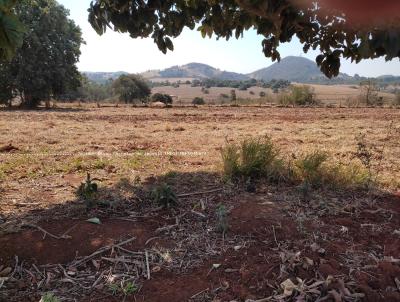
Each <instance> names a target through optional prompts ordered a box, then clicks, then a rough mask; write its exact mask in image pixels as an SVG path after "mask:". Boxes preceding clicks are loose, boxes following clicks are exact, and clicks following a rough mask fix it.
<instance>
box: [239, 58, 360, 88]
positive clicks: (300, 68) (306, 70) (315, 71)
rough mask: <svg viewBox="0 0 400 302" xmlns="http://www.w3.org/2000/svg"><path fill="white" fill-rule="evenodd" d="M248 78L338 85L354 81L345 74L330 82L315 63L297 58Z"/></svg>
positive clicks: (285, 59) (257, 72)
mask: <svg viewBox="0 0 400 302" xmlns="http://www.w3.org/2000/svg"><path fill="white" fill-rule="evenodd" d="M247 76H249V77H251V78H254V79H256V80H264V81H271V80H272V79H283V80H288V81H291V82H299V83H323V84H331V83H332V84H336V83H342V82H343V83H347V82H352V81H353V77H351V76H349V75H347V74H345V73H341V74H339V76H338V77H336V78H334V79H331V80H330V79H328V78H327V77H325V76H324V74H323V73H322V72H321V71H320V70H319V67H318V66H317V64H316V63H315V62H314V61H311V60H309V59H307V58H303V57H295V56H289V57H286V58H283V59H282V60H281V61H280V62H277V63H274V64H272V65H271V66H269V67H267V68H263V69H260V70H257V71H255V72H252V73H250V74H248V75H247Z"/></svg>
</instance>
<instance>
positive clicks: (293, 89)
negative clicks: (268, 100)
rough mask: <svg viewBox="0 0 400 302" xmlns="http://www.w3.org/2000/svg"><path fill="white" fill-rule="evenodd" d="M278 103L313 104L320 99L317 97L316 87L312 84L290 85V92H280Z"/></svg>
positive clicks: (317, 102) (285, 104)
mask: <svg viewBox="0 0 400 302" xmlns="http://www.w3.org/2000/svg"><path fill="white" fill-rule="evenodd" d="M278 103H279V104H280V105H284V106H289V105H292V106H313V105H318V104H319V101H318V100H317V99H316V97H315V93H314V89H313V88H312V87H310V86H306V85H303V86H290V92H289V93H283V94H280V95H279V97H278Z"/></svg>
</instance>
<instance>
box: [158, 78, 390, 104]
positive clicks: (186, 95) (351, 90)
mask: <svg viewBox="0 0 400 302" xmlns="http://www.w3.org/2000/svg"><path fill="white" fill-rule="evenodd" d="M171 80H174V79H171ZM175 80H176V79H175ZM294 85H307V86H311V87H312V88H313V89H314V92H315V95H316V98H317V99H318V100H320V101H321V102H322V104H325V105H339V106H340V105H342V106H347V105H348V104H350V105H354V104H355V103H356V102H357V99H358V98H359V97H360V95H362V93H363V92H362V89H361V88H360V87H359V86H356V85H318V84H300V83H294ZM232 89H234V88H230V87H211V88H208V89H207V90H208V93H206V94H205V93H204V92H203V91H202V89H201V87H191V85H188V84H181V85H180V86H179V87H177V88H175V87H173V86H161V87H154V88H153V92H154V93H157V92H158V93H166V94H169V95H173V96H175V101H176V103H177V104H188V103H191V102H192V100H193V98H195V97H202V98H204V100H205V101H206V102H208V103H215V104H221V103H222V104H228V103H230V99H229V97H230V95H231V90H232ZM235 92H236V96H237V98H238V99H245V100H253V101H254V102H255V103H258V102H260V101H261V103H263V104H268V103H271V102H276V101H277V97H278V94H276V93H273V91H272V90H271V89H268V88H262V87H251V88H249V89H247V90H245V91H241V90H239V89H235ZM260 92H265V93H266V97H265V98H262V99H261V100H260ZM222 94H225V95H227V96H228V98H222V97H221V95H222ZM379 96H381V97H383V99H384V100H385V102H386V103H387V104H390V103H391V102H392V101H393V99H394V97H395V96H394V95H393V94H391V93H387V92H379Z"/></svg>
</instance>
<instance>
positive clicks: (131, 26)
mask: <svg viewBox="0 0 400 302" xmlns="http://www.w3.org/2000/svg"><path fill="white" fill-rule="evenodd" d="M317 2H318V0H316V1H305V0H293V1H290V0H222V1H216V0H175V1H172V0H162V1H161V0H148V1H143V0H118V1H116V0H95V1H92V3H91V5H90V8H89V22H90V23H91V25H92V26H93V28H94V29H95V30H96V31H97V33H98V34H103V33H104V32H105V31H106V29H107V27H110V28H111V29H113V30H115V31H119V32H128V33H129V34H130V36H131V37H132V38H138V37H151V38H153V39H154V42H155V43H156V44H157V46H158V48H159V49H160V50H161V51H162V52H163V53H166V52H167V51H168V50H171V51H172V50H173V49H174V45H173V43H172V40H171V39H172V38H175V37H178V36H179V35H180V34H181V33H182V31H183V29H184V28H189V29H192V30H193V29H195V28H196V27H197V29H198V30H199V31H200V32H201V34H202V36H203V37H206V36H209V37H211V36H212V35H213V34H215V35H216V37H217V38H226V39H230V38H231V37H235V38H240V37H241V36H242V35H243V33H244V32H245V31H246V30H249V29H255V30H256V31H257V33H258V34H259V35H262V36H263V37H264V39H263V41H262V49H263V52H264V54H265V56H267V57H270V58H272V60H273V61H276V60H280V54H279V51H278V47H279V45H280V44H281V43H285V42H290V41H291V40H292V39H293V38H294V37H297V38H298V39H299V40H300V42H301V43H302V44H303V50H304V52H307V51H308V50H309V49H311V48H312V49H314V50H318V51H319V52H320V55H319V56H318V57H317V59H316V61H317V64H318V66H320V69H321V71H322V72H323V73H324V74H325V75H326V76H328V77H332V76H337V75H338V74H339V69H340V60H341V58H346V59H350V60H351V61H355V62H357V63H358V62H360V61H361V60H363V59H373V58H378V57H385V59H386V60H392V59H393V58H398V57H400V21H399V18H397V19H393V20H385V24H384V25H383V24H381V23H382V22H381V23H379V22H371V23H369V24H368V25H366V24H364V23H357V22H353V23H351V26H349V21H348V20H347V19H348V17H347V16H346V15H345V14H344V13H343V12H341V11H338V10H335V9H332V8H331V6H325V7H324V6H323V5H324V3H323V2H322V1H321V0H320V1H319V2H318V3H317ZM321 2H322V3H321ZM327 2H333V1H327ZM359 2H360V1H359ZM299 3H300V4H299Z"/></svg>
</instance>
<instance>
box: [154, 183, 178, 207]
mask: <svg viewBox="0 0 400 302" xmlns="http://www.w3.org/2000/svg"><path fill="white" fill-rule="evenodd" d="M151 198H152V199H153V200H154V201H155V202H156V203H157V204H159V205H160V206H163V207H164V208H170V207H173V206H176V205H177V204H178V197H177V196H176V194H175V192H174V191H173V189H172V188H171V187H170V186H169V185H167V184H166V183H163V184H161V185H160V186H157V187H156V188H154V189H153V190H152V191H151Z"/></svg>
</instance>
